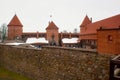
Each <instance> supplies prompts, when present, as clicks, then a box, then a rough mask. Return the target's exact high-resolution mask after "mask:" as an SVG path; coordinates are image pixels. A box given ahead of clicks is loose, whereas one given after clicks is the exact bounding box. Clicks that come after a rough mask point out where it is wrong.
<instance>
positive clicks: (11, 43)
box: [5, 42, 24, 46]
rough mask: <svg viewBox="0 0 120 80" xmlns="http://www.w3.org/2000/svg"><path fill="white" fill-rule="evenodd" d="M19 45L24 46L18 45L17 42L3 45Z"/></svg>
mask: <svg viewBox="0 0 120 80" xmlns="http://www.w3.org/2000/svg"><path fill="white" fill-rule="evenodd" d="M20 44H24V43H18V42H12V43H5V45H16V46H17V45H20Z"/></svg>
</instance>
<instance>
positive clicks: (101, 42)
mask: <svg viewBox="0 0 120 80" xmlns="http://www.w3.org/2000/svg"><path fill="white" fill-rule="evenodd" d="M97 35H98V40H97V48H98V49H97V50H98V52H99V53H109V54H120V29H103V30H98V34H97Z"/></svg>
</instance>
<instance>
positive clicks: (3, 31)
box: [0, 23, 7, 42]
mask: <svg viewBox="0 0 120 80" xmlns="http://www.w3.org/2000/svg"><path fill="white" fill-rule="evenodd" d="M0 32H1V39H2V42H4V40H5V39H6V37H7V25H6V24H5V23H4V24H2V26H1V30H0Z"/></svg>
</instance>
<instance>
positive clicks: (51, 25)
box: [46, 21, 58, 29]
mask: <svg viewBox="0 0 120 80" xmlns="http://www.w3.org/2000/svg"><path fill="white" fill-rule="evenodd" d="M46 29H58V27H57V26H56V25H55V23H54V22H53V21H51V22H49V25H48V27H47V28H46Z"/></svg>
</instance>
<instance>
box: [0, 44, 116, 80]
mask: <svg viewBox="0 0 120 80" xmlns="http://www.w3.org/2000/svg"><path fill="white" fill-rule="evenodd" d="M113 57H114V55H106V54H98V53H97V52H96V51H90V50H89V51H86V50H80V49H70V48H60V47H43V48H42V49H41V50H35V49H26V48H18V47H11V46H5V45H0V64H1V65H2V66H4V67H6V68H7V69H9V70H12V71H14V72H17V73H20V74H23V75H26V76H28V77H30V78H32V79H33V80H108V79H109V62H110V59H111V58H113Z"/></svg>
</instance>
